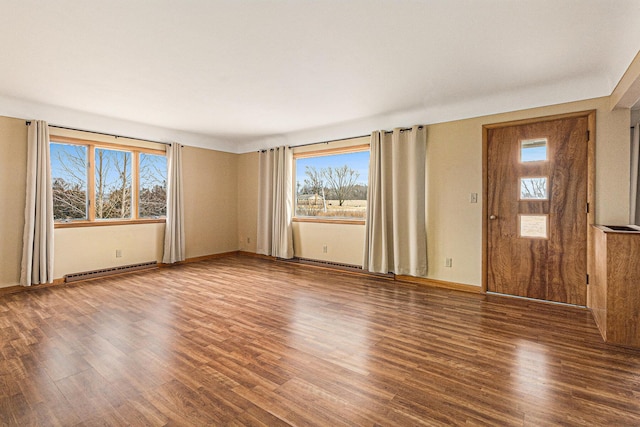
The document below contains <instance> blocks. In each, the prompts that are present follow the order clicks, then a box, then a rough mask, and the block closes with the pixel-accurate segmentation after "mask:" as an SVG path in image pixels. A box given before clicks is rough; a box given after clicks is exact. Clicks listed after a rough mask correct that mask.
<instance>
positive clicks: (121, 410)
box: [0, 256, 640, 426]
mask: <svg viewBox="0 0 640 427" xmlns="http://www.w3.org/2000/svg"><path fill="white" fill-rule="evenodd" d="M639 378H640V351H633V350H628V349H623V348H617V347H612V346H608V345H606V344H604V343H603V342H602V339H601V338H600V335H599V333H598V330H597V328H596V325H595V323H594V321H593V320H592V318H591V314H590V313H589V312H588V311H587V310H585V309H579V308H573V307H566V306H558V305H553V304H545V303H540V302H535V301H525V300H517V299H512V298H505V297H499V296H486V295H481V294H471V293H463V292H458V291H454V290H444V289H436V288H429V287H424V286H418V285H413V284H406V283H398V282H393V281H389V280H385V279H378V278H369V277H365V276H360V275H350V274H345V273H344V272H332V271H329V270H326V269H316V268H313V267H308V266H301V265H296V264H291V263H285V262H273V261H268V260H264V259H257V258H249V257H241V256H238V257H228V258H221V259H214V260H208V261H203V262H199V263H192V264H185V265H181V266H177V267H174V268H163V269H157V270H153V271H147V272H139V273H133V274H130V275H124V276H119V277H113V278H102V279H97V280H94V281H90V282H84V283H78V284H75V285H69V286H58V287H50V288H44V289H36V290H31V291H25V292H21V293H16V294H11V295H5V296H2V297H0V425H11V426H13V425H15V426H23V425H60V426H70V425H98V424H99V425H105V424H106V425H263V426H278V425H319V426H320V425H322V426H326V425H331V426H339V425H440V424H450V425H462V424H471V425H514V426H521V425H638V424H640V400H639V399H638V396H640V380H639Z"/></svg>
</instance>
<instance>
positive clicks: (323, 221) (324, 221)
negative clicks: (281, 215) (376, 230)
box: [293, 217, 364, 225]
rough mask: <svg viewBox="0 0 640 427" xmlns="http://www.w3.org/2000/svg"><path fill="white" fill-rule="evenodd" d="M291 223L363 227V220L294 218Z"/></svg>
mask: <svg viewBox="0 0 640 427" xmlns="http://www.w3.org/2000/svg"><path fill="white" fill-rule="evenodd" d="M293 222H315V223H320V224H354V225H364V219H345V218H335V219H330V218H314V217H294V218H293Z"/></svg>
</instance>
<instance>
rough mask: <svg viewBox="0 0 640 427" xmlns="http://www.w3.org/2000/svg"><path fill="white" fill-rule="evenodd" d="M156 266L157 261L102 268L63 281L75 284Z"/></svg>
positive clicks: (76, 274) (65, 277)
mask: <svg viewBox="0 0 640 427" xmlns="http://www.w3.org/2000/svg"><path fill="white" fill-rule="evenodd" d="M157 266H158V262H157V261H151V262H142V263H140V264H131V265H122V266H119V267H111V268H103V269H101V270H93V271H85V272H82V273H73V274H67V275H66V276H64V281H65V282H66V283H69V282H77V281H79V280H87V279H93V278H96V277H104V276H112V275H114V274H122V273H128V272H130V271H138V270H148V269H150V268H155V267H157Z"/></svg>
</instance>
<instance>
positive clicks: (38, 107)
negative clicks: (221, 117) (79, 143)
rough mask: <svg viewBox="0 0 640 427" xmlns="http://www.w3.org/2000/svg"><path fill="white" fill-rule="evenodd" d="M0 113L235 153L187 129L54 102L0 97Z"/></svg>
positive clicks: (225, 143) (232, 147) (228, 146)
mask: <svg viewBox="0 0 640 427" xmlns="http://www.w3.org/2000/svg"><path fill="white" fill-rule="evenodd" d="M0 115H2V116H5V117H14V118H20V119H25V120H46V121H47V122H48V123H49V124H50V125H53V126H62V127H68V128H73V129H78V130H83V131H88V132H99V133H106V134H110V135H117V136H122V137H128V138H134V139H136V138H138V139H144V140H150V141H155V142H161V143H171V142H179V143H180V144H182V145H186V146H190V147H198V148H205V149H209V150H218V151H225V152H231V153H235V152H237V144H236V143H235V142H231V141H223V140H220V139H217V138H214V137H212V136H209V135H202V134H198V133H192V132H185V131H180V130H176V129H168V128H163V127H158V126H152V125H147V124H144V123H138V122H133V121H128V120H122V119H116V118H112V117H106V116H101V115H98V114H92V113H87V112H84V111H78V110H72V109H69V108H64V107H59V106H55V105H48V104H41V103H36V102H30V101H24V100H21V99H16V98H10V97H4V96H0Z"/></svg>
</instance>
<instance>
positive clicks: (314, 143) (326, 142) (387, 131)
mask: <svg viewBox="0 0 640 427" xmlns="http://www.w3.org/2000/svg"><path fill="white" fill-rule="evenodd" d="M423 127H424V126H422V125H420V126H418V129H422V128H423ZM411 129H413V128H412V127H410V128H400V132H404V131H407V130H411ZM384 133H393V131H392V130H385V131H384ZM368 136H371V134H367V135H359V136H350V137H347V138H339V139H331V140H329V141H320V142H310V143H308V144H301V145H292V146H289V147H288V148H290V149H293V148H299V147H309V146H310V145H320V144H329V143H331V142H340V141H346V140H347V139H357V138H365V137H368ZM271 150H273V148H271ZM265 151H268V149H264V150H258V153H264V152H265Z"/></svg>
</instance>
